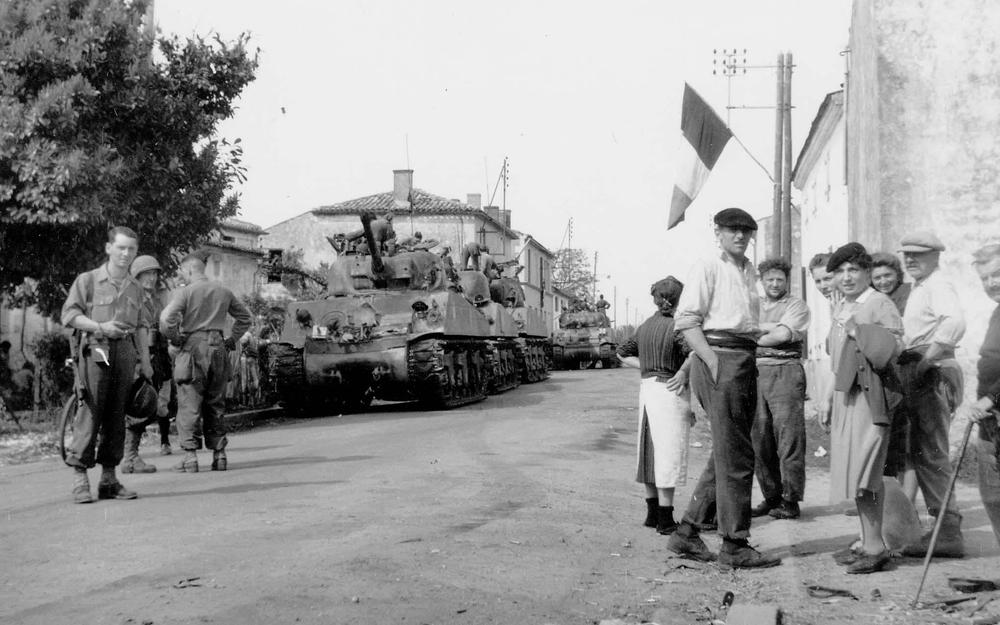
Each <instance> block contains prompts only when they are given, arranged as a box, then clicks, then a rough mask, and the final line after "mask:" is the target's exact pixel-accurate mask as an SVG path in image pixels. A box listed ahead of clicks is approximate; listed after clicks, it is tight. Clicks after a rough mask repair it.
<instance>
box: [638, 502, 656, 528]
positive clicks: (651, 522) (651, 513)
mask: <svg viewBox="0 0 1000 625" xmlns="http://www.w3.org/2000/svg"><path fill="white" fill-rule="evenodd" d="M659 505H660V504H659V501H658V500H657V499H656V497H647V498H646V520H645V521H643V522H642V525H643V527H656V523H657V522H658V520H659V517H658V514H659V513H658V512H657V510H658V508H659Z"/></svg>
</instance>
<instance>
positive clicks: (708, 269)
mask: <svg viewBox="0 0 1000 625" xmlns="http://www.w3.org/2000/svg"><path fill="white" fill-rule="evenodd" d="M756 232H757V222H756V221H754V219H753V217H751V216H750V215H749V214H748V213H747V212H746V211H744V210H742V209H739V208H727V209H725V210H722V211H719V212H718V213H717V214H716V215H715V236H716V238H717V239H718V241H719V245H720V247H721V248H722V249H721V250H720V251H719V253H718V254H716V255H713V256H712V257H711V258H706V259H702V260H700V261H698V262H696V263H695V265H694V267H693V268H692V270H691V273H690V276H689V278H688V280H687V283H686V284H685V287H684V292H683V293H682V294H681V299H680V303H679V304H678V306H677V314H676V316H675V318H676V327H677V329H678V330H680V331H681V332H682V333H683V335H684V338H685V339H686V340H687V342H688V345H690V346H691V349H692V351H694V353H695V357H694V362H693V363H692V365H691V392H692V394H694V395H695V397H697V399H698V401H699V402H700V403H701V405H702V406H703V407H704V408H705V412H706V413H707V414H708V418H709V421H710V422H711V425H712V439H713V441H714V449H713V451H712V455H711V456H710V458H709V462H708V466H706V467H705V470H704V472H703V473H702V475H701V478H699V480H698V484H697V486H695V490H694V493H693V494H692V495H691V502H690V504H689V505H688V509H687V512H685V514H684V518H683V519H682V521H681V524H680V526H678V528H677V531H676V532H674V534H673V535H671V536H670V541H669V542H668V543H667V547H668V549H670V550H671V551H673V552H675V553H678V554H680V555H683V556H687V557H690V558H694V559H697V560H703V561H711V560H714V559H715V558H716V556H715V554H713V553H712V552H711V551H709V549H708V547H707V546H706V545H705V543H704V542H703V541H702V540H701V537H700V536H698V527H697V523H699V522H700V521H701V520H702V519H705V518H706V517H707V512H706V511H707V510H708V508H709V507H710V506H711V505H712V504H713V503H714V504H715V505H716V513H717V517H718V523H719V528H718V531H719V533H720V534H721V535H722V540H723V543H722V549H721V551H720V553H719V556H718V560H719V565H720V566H721V567H723V568H726V569H729V568H761V567H768V566H775V565H777V564H780V563H781V560H780V559H779V558H776V557H773V556H765V555H763V554H761V553H759V552H758V551H757V550H756V549H754V548H753V547H751V546H750V543H749V542H748V539H749V538H750V492H751V490H752V489H753V468H754V466H753V465H754V454H753V446H752V444H751V441H750V427H751V425H752V424H753V419H754V410H755V408H756V406H757V364H756V362H755V358H754V354H755V351H756V349H757V335H758V333H759V327H758V318H759V315H760V310H759V307H760V304H759V298H758V296H757V291H756V283H757V271H756V270H755V269H754V266H753V263H751V262H750V260H749V259H748V258H747V257H746V250H747V246H748V245H749V244H750V239H752V238H753V236H754V234H755V233H756Z"/></svg>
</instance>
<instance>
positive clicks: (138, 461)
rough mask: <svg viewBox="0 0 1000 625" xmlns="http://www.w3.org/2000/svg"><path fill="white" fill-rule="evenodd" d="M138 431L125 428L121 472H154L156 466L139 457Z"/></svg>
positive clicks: (139, 435) (139, 439) (139, 437)
mask: <svg viewBox="0 0 1000 625" xmlns="http://www.w3.org/2000/svg"><path fill="white" fill-rule="evenodd" d="M141 440H142V435H141V434H140V433H139V432H136V431H133V430H129V429H126V430H125V459H124V460H122V473H156V467H154V466H153V465H151V464H146V463H145V462H143V460H142V458H140V457H139V441H141Z"/></svg>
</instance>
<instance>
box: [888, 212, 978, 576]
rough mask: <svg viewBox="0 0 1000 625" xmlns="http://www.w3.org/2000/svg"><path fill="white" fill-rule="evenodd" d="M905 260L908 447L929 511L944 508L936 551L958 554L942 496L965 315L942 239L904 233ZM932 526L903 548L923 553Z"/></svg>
mask: <svg viewBox="0 0 1000 625" xmlns="http://www.w3.org/2000/svg"><path fill="white" fill-rule="evenodd" d="M901 243H902V245H901V246H900V249H899V251H900V252H901V253H902V254H903V266H904V267H905V268H906V272H907V273H909V274H910V277H912V278H913V280H914V283H913V290H912V291H911V292H910V299H909V300H908V301H907V303H906V310H905V311H904V312H903V333H904V335H903V347H904V350H903V353H902V354H901V355H900V357H899V364H900V367H899V374H900V378H901V379H900V381H901V382H902V385H903V395H904V401H905V406H906V412H907V414H908V416H909V419H910V440H909V447H910V453H911V462H912V463H913V469H914V471H915V472H916V474H917V484H918V485H919V486H920V491H921V493H923V496H924V501H925V502H926V503H927V511H928V512H929V513H930V514H931V515H932V516H934V517H937V516H938V515H939V514H943V515H945V517H944V519H943V520H942V525H941V534H940V535H939V536H938V540H937V543H936V544H935V547H934V555H935V556H938V557H951V558H961V557H963V556H964V555H965V547H964V544H963V540H962V530H961V523H962V517H961V515H960V514H959V513H958V506H957V505H956V504H955V497H954V495H952V496H951V497H948V499H947V501H946V500H945V496H946V493H947V492H948V478H949V476H950V475H951V469H952V467H951V460H950V459H949V457H948V449H949V447H948V428H949V426H950V424H951V417H952V413H953V412H954V410H955V408H956V407H957V406H958V404H959V403H961V401H962V383H963V380H962V370H961V368H960V367H959V365H958V362H957V361H956V360H955V346H956V345H957V344H958V342H959V341H960V340H961V339H962V336H963V335H964V334H965V317H964V315H963V314H962V306H961V303H960V302H959V299H958V293H957V292H956V290H955V287H954V285H952V283H951V282H949V281H948V280H947V279H946V278H945V277H944V276H943V275H942V274H941V270H940V269H939V268H938V264H939V262H940V257H941V252H943V251H944V249H945V247H944V244H943V243H941V240H940V239H938V238H937V236H936V235H935V234H934V233H933V232H928V231H917V232H913V233H911V234H908V235H906V236H905V237H903V239H902V242H901ZM929 544H930V532H928V533H927V534H925V535H924V536H922V537H921V539H920V541H919V542H918V543H915V544H912V545H907V546H906V547H905V548H904V549H903V554H904V555H908V556H914V557H923V556H924V555H925V554H926V553H927V548H928V545H929Z"/></svg>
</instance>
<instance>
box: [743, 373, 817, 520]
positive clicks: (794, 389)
mask: <svg viewBox="0 0 1000 625" xmlns="http://www.w3.org/2000/svg"><path fill="white" fill-rule="evenodd" d="M805 398H806V374H805V370H803V368H802V364H801V362H799V361H798V360H793V361H790V362H787V363H784V364H758V365H757V416H756V418H755V419H754V422H753V428H752V429H751V431H750V438H751V440H752V441H753V450H754V455H755V457H756V460H755V462H754V471H755V473H756V474H757V483H758V484H760V490H761V492H762V493H763V494H764V499H765V500H767V501H774V500H776V499H778V498H779V497H780V498H783V499H785V500H786V501H802V497H803V494H804V493H805V489H806V422H805Z"/></svg>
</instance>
